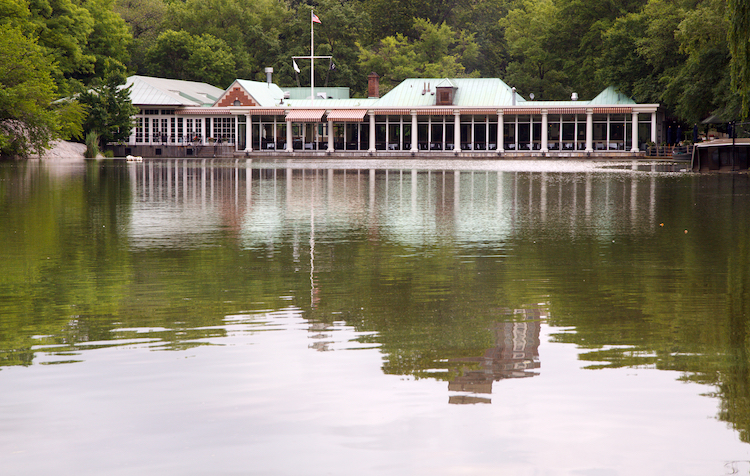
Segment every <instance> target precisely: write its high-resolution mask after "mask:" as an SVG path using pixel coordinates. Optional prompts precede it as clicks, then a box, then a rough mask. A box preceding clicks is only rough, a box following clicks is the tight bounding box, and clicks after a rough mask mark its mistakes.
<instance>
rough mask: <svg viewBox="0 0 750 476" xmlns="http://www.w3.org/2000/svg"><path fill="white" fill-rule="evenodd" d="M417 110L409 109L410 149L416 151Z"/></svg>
mask: <svg viewBox="0 0 750 476" xmlns="http://www.w3.org/2000/svg"><path fill="white" fill-rule="evenodd" d="M418 130H419V129H418V127H417V111H411V151H412V152H417V151H418V150H419V149H418V148H417V144H418V142H417V131H418Z"/></svg>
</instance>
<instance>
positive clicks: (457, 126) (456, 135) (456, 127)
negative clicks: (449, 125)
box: [453, 111, 461, 152]
mask: <svg viewBox="0 0 750 476" xmlns="http://www.w3.org/2000/svg"><path fill="white" fill-rule="evenodd" d="M453 116H454V117H453V150H455V151H456V152H461V111H453Z"/></svg>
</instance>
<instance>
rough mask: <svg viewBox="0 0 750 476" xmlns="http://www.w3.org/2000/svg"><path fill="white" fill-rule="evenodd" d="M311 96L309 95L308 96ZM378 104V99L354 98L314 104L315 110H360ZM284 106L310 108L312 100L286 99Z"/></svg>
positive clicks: (318, 100)
mask: <svg viewBox="0 0 750 476" xmlns="http://www.w3.org/2000/svg"><path fill="white" fill-rule="evenodd" d="M308 96H309V94H308ZM377 103H378V99H364V98H352V99H319V98H316V99H315V101H314V102H313V104H314V106H313V107H314V108H316V109H317V108H321V109H322V108H326V109H347V108H358V107H372V106H375V105H376V104H377ZM284 104H285V105H286V106H289V107H310V99H309V97H308V98H307V99H284Z"/></svg>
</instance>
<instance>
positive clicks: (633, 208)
mask: <svg viewBox="0 0 750 476" xmlns="http://www.w3.org/2000/svg"><path fill="white" fill-rule="evenodd" d="M637 212H638V181H637V180H636V179H635V177H633V178H632V179H631V180H630V223H631V225H632V224H633V223H635V220H636V216H637Z"/></svg>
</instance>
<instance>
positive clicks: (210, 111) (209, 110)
mask: <svg viewBox="0 0 750 476" xmlns="http://www.w3.org/2000/svg"><path fill="white" fill-rule="evenodd" d="M174 113H175V114H176V115H178V116H231V115H232V112H231V111H230V110H228V109H225V108H223V107H186V108H185V109H177V110H176V111H175V112H174Z"/></svg>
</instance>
